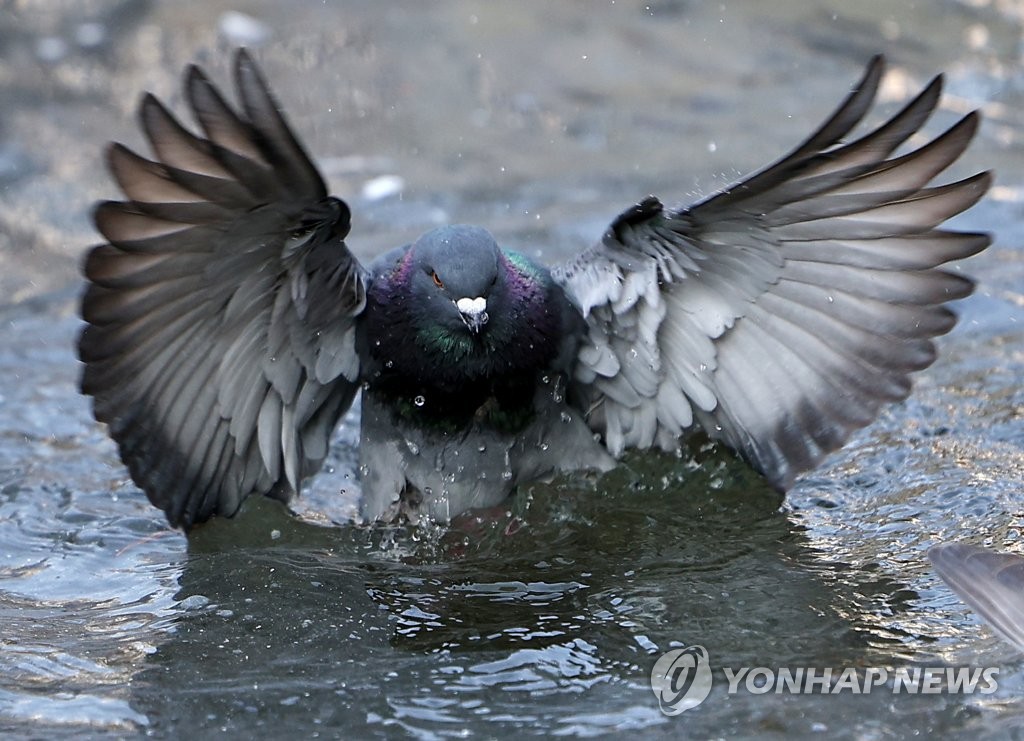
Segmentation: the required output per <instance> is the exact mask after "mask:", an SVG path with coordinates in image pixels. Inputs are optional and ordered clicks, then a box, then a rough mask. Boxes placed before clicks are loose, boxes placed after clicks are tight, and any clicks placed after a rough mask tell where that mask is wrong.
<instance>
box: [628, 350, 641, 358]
mask: <svg viewBox="0 0 1024 741" xmlns="http://www.w3.org/2000/svg"><path fill="white" fill-rule="evenodd" d="M639 354H640V353H638V352H637V351H636V348H635V347H631V348H629V359H630V360H636V357H637V355H639Z"/></svg>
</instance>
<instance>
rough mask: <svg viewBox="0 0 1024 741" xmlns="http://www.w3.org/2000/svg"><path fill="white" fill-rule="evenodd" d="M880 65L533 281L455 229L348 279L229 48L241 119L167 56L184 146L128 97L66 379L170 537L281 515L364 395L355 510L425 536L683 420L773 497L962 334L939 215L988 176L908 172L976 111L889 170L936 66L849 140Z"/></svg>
mask: <svg viewBox="0 0 1024 741" xmlns="http://www.w3.org/2000/svg"><path fill="white" fill-rule="evenodd" d="M883 67H884V60H883V58H882V57H881V56H878V57H875V58H873V59H872V60H871V61H870V63H869V64H868V66H867V69H866V72H865V73H864V75H863V78H862V79H861V80H860V81H859V83H858V84H857V85H856V86H855V87H854V88H853V90H852V92H850V93H849V94H848V96H847V97H846V98H845V100H844V101H843V102H842V104H841V105H840V106H839V107H838V109H837V110H836V111H835V113H833V114H832V116H831V117H830V118H828V119H827V121H825V123H824V124H822V125H821V127H820V128H819V129H818V130H817V131H815V132H814V133H813V134H812V135H811V136H810V137H809V138H807V139H806V141H804V142H803V143H802V144H800V145H799V146H798V147H796V149H794V150H793V151H792V152H790V153H789V154H788V155H786V156H785V157H783V158H782V159H780V160H778V161H777V162H775V163H774V164H772V165H770V166H768V167H767V168H765V169H763V170H761V171H759V172H757V173H756V174H754V175H752V176H749V177H747V178H745V179H743V180H741V181H740V182H738V183H736V184H735V185H733V186H731V187H729V188H726V189H725V190H723V191H721V192H718V193H716V194H714V195H712V196H711V197H709V198H707V199H705V200H703V201H701V202H699V203H697V204H696V205H692V206H688V207H679V208H670V207H666V206H664V205H663V204H662V202H661V201H660V200H658V199H657V198H654V197H647V198H644V199H643V200H641V201H640V202H639V203H636V205H633V206H631V207H629V208H627V209H626V210H624V211H623V212H622V213H620V214H619V215H618V216H617V217H615V218H614V219H613V220H612V221H611V224H610V226H609V227H608V229H607V231H606V232H605V233H604V235H603V236H602V237H601V238H600V240H599V241H597V242H596V243H595V244H593V246H591V247H590V248H588V249H586V250H584V251H582V252H581V253H579V254H578V255H576V256H575V257H574V258H573V259H571V260H570V261H568V262H566V263H565V264H561V265H555V266H551V267H546V266H544V265H541V264H539V263H538V262H536V261H535V260H533V259H531V258H529V257H527V256H525V255H523V254H521V253H518V252H515V251H513V250H510V249H506V248H504V247H502V246H501V245H499V244H498V242H497V241H496V239H495V237H494V236H493V235H492V234H491V233H489V232H488V231H487V230H485V229H483V228H480V227H478V226H470V225H450V226H444V227H441V228H438V229H434V230H432V231H429V232H427V233H426V234H424V235H422V236H421V237H419V238H418V239H416V240H415V241H414V242H412V243H411V244H409V245H405V246H401V247H398V248H396V249H394V250H392V251H390V252H387V253H386V254H383V255H382V256H380V257H379V258H377V259H376V260H374V261H373V262H372V263H371V264H369V265H363V264H361V263H360V262H359V261H358V260H357V259H356V257H354V256H353V254H352V252H351V251H350V250H349V248H348V247H347V245H346V241H345V240H346V237H347V235H348V234H349V230H350V226H351V216H352V215H351V211H350V209H349V207H348V206H347V204H346V203H345V202H344V201H343V200H341V199H339V198H337V197H333V196H331V195H329V193H328V191H327V188H326V186H325V183H324V180H323V178H322V177H321V175H320V173H319V172H318V171H317V168H316V166H315V165H314V164H313V162H312V160H311V159H310V156H309V155H308V154H307V152H306V150H305V149H304V147H303V145H302V144H301V143H300V142H299V140H298V139H297V138H296V136H295V134H294V133H293V132H292V129H291V128H290V127H289V125H288V123H287V121H286V120H285V117H284V114H283V113H282V109H281V107H280V106H279V104H278V103H277V101H276V99H275V98H274V96H273V95H272V93H271V91H270V89H269V87H268V85H267V83H266V82H265V79H264V77H263V74H262V72H261V71H260V70H259V68H258V66H257V64H256V62H255V61H254V59H253V57H252V56H251V55H250V53H248V52H247V51H245V50H240V51H238V52H237V53H236V56H235V58H234V66H233V71H234V84H235V88H236V89H237V96H238V101H237V103H236V104H234V105H233V104H231V103H229V102H227V101H226V100H225V98H224V97H223V96H222V95H221V93H220V92H219V91H218V89H217V88H216V87H215V86H214V85H213V84H212V83H211V81H210V79H209V78H208V77H207V76H206V74H205V73H204V72H203V71H202V70H200V69H199V68H198V67H196V66H194V65H193V66H190V67H189V68H188V69H187V71H186V73H185V75H184V91H185V99H186V101H187V103H188V106H189V107H190V108H191V110H192V113H193V114H194V116H195V119H196V122H197V124H198V131H199V133H193V132H191V131H189V130H188V129H187V128H186V127H184V126H183V125H182V124H180V123H179V122H178V121H177V120H176V119H175V117H174V116H173V115H172V114H171V113H170V112H169V111H168V110H167V108H165V107H164V105H162V104H161V103H160V102H159V101H158V100H157V99H156V98H155V97H153V96H152V95H146V96H144V97H143V99H142V101H141V104H140V109H139V119H140V123H141V127H142V130H143V132H144V133H145V136H146V138H147V139H148V141H149V144H150V145H151V147H152V150H153V155H152V159H147V158H145V157H142V156H140V155H138V154H136V153H135V152H133V151H132V150H130V149H128V148H127V147H125V146H123V145H121V144H116V143H115V144H112V145H110V147H109V149H108V151H107V159H108V163H109V168H110V171H111V173H112V174H113V177H114V179H115V180H116V181H117V183H118V185H119V186H120V189H121V190H122V191H123V193H124V200H121V201H107V202H102V203H100V204H99V205H98V206H97V207H96V209H95V216H94V218H95V224H96V227H97V230H98V231H99V232H100V234H101V235H102V236H103V238H104V239H105V240H106V242H105V243H104V244H101V245H99V246H97V247H94V248H92V249H91V251H89V252H88V254H87V256H86V259H85V261H84V266H83V271H84V274H85V278H86V281H87V286H86V290H85V293H84V296H83V299H82V304H81V313H82V318H83V319H84V322H85V325H84V328H83V331H82V333H81V336H80V338H79V343H78V349H79V357H80V360H81V362H82V364H83V370H82V376H81V390H82V392H83V393H84V394H87V395H89V396H91V397H92V398H93V409H94V414H95V417H96V419H97V420H98V421H100V422H103V423H106V425H107V429H108V432H109V434H110V436H111V437H112V438H113V439H114V440H115V441H116V443H117V445H118V448H119V452H120V455H121V459H122V460H123V461H124V463H125V464H126V466H127V468H128V471H129V472H130V474H131V476H132V478H133V479H134V481H135V482H136V484H137V485H138V486H139V487H140V488H141V489H143V490H144V491H145V493H146V494H147V496H148V497H149V499H150V501H151V502H152V503H153V504H154V505H156V506H157V507H159V508H161V509H162V510H163V511H164V512H165V514H166V516H167V519H168V521H169V522H170V523H171V525H173V526H176V527H181V528H183V529H185V530H186V531H187V530H189V529H190V528H191V527H193V526H194V525H196V524H197V523H201V522H203V521H206V520H208V519H209V518H211V517H213V516H231V515H233V514H235V513H236V512H237V510H238V509H239V507H240V505H241V503H242V501H243V500H244V499H245V498H246V497H247V496H248V495H250V494H261V495H268V496H270V497H273V498H276V499H279V500H281V501H285V502H287V501H288V500H289V498H290V497H291V496H292V495H293V494H295V493H297V492H298V491H299V490H300V486H301V484H302V482H303V480H304V479H305V478H306V477H308V476H310V475H312V474H313V473H315V472H316V471H317V470H318V469H319V468H320V467H321V465H322V463H323V461H324V458H325V456H326V455H327V453H328V447H329V444H330V440H331V435H332V431H333V430H334V428H335V427H336V425H337V424H338V422H339V419H340V418H341V416H342V415H343V414H344V413H345V412H346V410H347V409H348V408H349V407H350V406H351V405H352V404H353V402H354V401H355V399H356V396H357V395H359V396H360V399H361V420H360V425H361V429H360V442H359V456H360V464H359V475H360V486H361V495H362V496H361V502H360V509H359V512H360V514H359V518H360V520H361V521H364V522H367V523H369V522H374V521H379V520H383V521H393V520H395V519H396V518H399V519H401V518H408V519H409V520H411V521H414V522H418V521H419V520H420V519H427V520H432V521H436V522H438V523H442V524H443V523H447V522H450V521H451V520H452V519H453V518H455V517H458V516H459V515H460V514H462V513H464V512H466V511H467V510H477V509H485V508H489V507H498V506H499V505H503V503H505V501H506V500H507V499H508V497H509V496H511V495H512V494H513V493H514V492H515V491H516V490H517V487H519V486H521V485H525V484H528V483H530V482H532V481H542V480H550V479H551V478H552V477H553V476H555V475H557V474H559V473H561V472H573V471H581V470H588V471H596V472H605V471H608V470H609V469H611V468H613V467H614V466H615V465H616V461H617V460H618V459H619V458H620V457H621V456H622V454H623V453H624V451H626V450H627V449H639V450H647V449H652V448H659V449H663V450H667V451H678V450H679V449H680V448H679V446H680V445H681V444H682V443H681V441H685V440H686V439H687V437H688V436H689V435H691V434H693V433H699V432H701V431H703V433H705V434H706V435H707V436H708V437H710V438H711V439H713V440H715V441H719V442H721V443H723V444H724V445H726V446H728V447H730V448H731V449H733V450H735V451H737V452H738V454H739V455H740V456H742V457H743V458H744V459H745V460H746V461H748V462H749V464H750V465H751V466H753V467H754V468H755V469H756V470H757V471H759V472H760V473H761V474H763V476H764V477H765V479H766V480H767V482H769V483H770V484H771V485H772V486H773V487H775V488H776V489H778V490H780V491H784V490H786V489H787V488H789V487H790V486H791V485H792V484H793V482H794V480H795V477H796V476H797V475H798V474H799V473H801V472H804V471H807V470H809V469H811V468H813V467H814V466H816V465H817V464H818V463H819V462H820V461H821V460H822V458H823V457H824V456H825V455H826V454H828V453H829V452H831V451H834V450H836V449H838V448H839V447H841V446H842V445H843V444H844V442H845V441H846V440H847V438H848V437H849V436H850V435H851V433H852V432H853V431H855V430H857V429H858V428H861V427H864V426H865V425H867V424H869V423H870V422H871V421H872V420H873V419H874V418H875V417H876V416H877V415H878V414H879V410H880V409H881V407H882V406H883V405H884V404H885V403H887V402H896V401H899V400H902V399H904V398H905V397H907V395H908V394H909V393H910V389H911V378H910V374H911V373H912V372H914V371H918V370H920V369H923V368H925V367H927V366H928V365H930V364H931V363H932V362H933V361H934V360H935V357H936V350H935V345H934V343H933V338H934V337H936V336H938V335H942V334H943V333H945V332H947V331H949V330H950V329H951V328H952V327H953V325H954V323H955V321H956V319H955V315H954V314H953V313H952V312H951V311H950V310H949V309H948V308H947V307H945V306H944V304H946V302H949V301H951V300H954V299H960V298H963V297H965V296H967V295H968V294H970V293H971V291H972V289H973V283H972V282H971V281H970V280H969V279H967V278H965V277H963V276H961V275H959V274H958V273H954V272H950V271H948V270H943V269H940V266H942V265H943V264H945V263H947V262H949V261H952V260H958V259H960V258H965V257H968V256H970V255H973V254H975V253H977V252H979V251H981V250H983V249H984V248H985V247H986V246H988V244H989V242H990V239H989V236H988V235H986V234H982V233H968V232H963V231H955V230H951V229H948V228H942V226H941V225H942V224H943V222H944V221H946V220H947V219H948V218H950V217H952V216H954V215H956V214H958V213H960V212H962V211H964V210H966V209H968V208H969V207H971V206H972V205H973V204H974V203H975V202H976V201H978V200H979V199H980V198H981V197H982V196H983V195H984V193H985V192H986V190H987V189H988V187H989V184H990V182H991V177H990V174H989V173H979V174H977V175H974V176H972V177H968V178H966V179H963V180H960V181H958V182H953V183H949V184H944V185H937V186H936V185H930V182H931V181H932V179H933V178H935V177H936V176H937V175H938V174H939V173H941V172H942V171H943V170H945V169H946V168H947V167H948V166H949V165H951V164H952V163H953V162H954V161H956V160H957V159H958V158H959V157H960V155H961V154H962V153H963V152H964V150H965V149H966V148H967V146H968V144H969V142H970V141H971V139H972V137H973V136H974V133H975V131H976V129H977V126H978V121H979V119H978V114H977V113H976V112H975V113H970V114H968V115H966V116H965V117H963V118H962V119H961V120H960V121H959V122H958V123H956V124H955V125H954V126H953V127H952V128H950V129H949V130H948V131H946V132H945V133H943V134H941V135H939V136H938V137H936V138H934V139H933V140H931V141H930V142H928V143H925V144H923V145H922V146H919V147H918V148H917V149H913V150H912V151H909V152H907V153H905V154H895V152H896V150H897V149H898V148H899V147H900V145H902V144H903V143H904V142H906V141H907V140H908V139H910V138H911V137H913V136H914V135H915V134H917V132H918V131H919V130H920V129H921V128H922V126H923V125H924V123H925V121H926V120H927V119H928V117H929V116H930V114H931V113H932V112H933V111H934V110H935V108H936V107H937V105H938V102H939V98H940V94H941V87H942V77H941V75H940V76H938V77H936V78H935V79H934V80H933V81H932V82H931V83H930V84H929V85H928V86H927V87H926V88H925V89H924V90H923V92H921V93H920V94H919V95H918V96H917V97H916V98H914V99H913V100H911V101H910V102H909V103H908V104H906V106H905V107H904V108H902V110H900V111H899V112H898V113H896V114H895V115H894V116H893V117H892V118H891V119H889V120H888V121H886V122H885V123H883V124H882V125H880V126H879V127H877V128H875V129H874V130H872V131H870V132H868V133H866V134H864V135H863V136H861V137H860V138H853V139H850V140H849V141H848V140H847V139H848V135H849V134H850V132H851V130H852V129H853V128H854V127H855V126H856V125H857V124H858V123H859V122H860V121H861V120H862V119H863V118H864V117H865V115H866V114H867V113H868V112H869V110H870V109H871V107H872V104H873V102H874V100H875V97H876V94H877V92H878V88H879V82H880V80H881V77H882V74H883Z"/></svg>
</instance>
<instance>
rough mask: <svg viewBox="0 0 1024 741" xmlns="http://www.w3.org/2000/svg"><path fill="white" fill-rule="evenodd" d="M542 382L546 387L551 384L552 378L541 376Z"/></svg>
mask: <svg viewBox="0 0 1024 741" xmlns="http://www.w3.org/2000/svg"><path fill="white" fill-rule="evenodd" d="M540 382H541V383H543V384H544V385H545V386H546V385H547V384H549V383H551V376H541V377H540Z"/></svg>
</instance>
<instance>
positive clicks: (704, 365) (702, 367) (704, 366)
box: [699, 363, 708, 373]
mask: <svg viewBox="0 0 1024 741" xmlns="http://www.w3.org/2000/svg"><path fill="white" fill-rule="evenodd" d="M699 367H700V372H701V373H704V372H706V371H707V369H708V364H707V363H701V364H700V366H699Z"/></svg>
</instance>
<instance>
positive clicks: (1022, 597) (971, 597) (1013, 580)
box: [928, 543, 1024, 651]
mask: <svg viewBox="0 0 1024 741" xmlns="http://www.w3.org/2000/svg"><path fill="white" fill-rule="evenodd" d="M928 558H930V559H931V562H932V564H933V565H934V566H935V570H936V571H937V572H938V573H939V576H941V577H942V578H943V580H944V581H945V582H946V583H947V584H948V585H949V586H950V587H951V588H952V589H953V591H954V592H956V593H957V594H958V595H960V597H962V598H963V600H964V602H966V603H967V604H969V605H970V606H971V607H973V608H974V609H975V610H977V611H978V614H979V615H981V616H982V617H983V618H984V619H985V621H986V622H988V624H989V625H991V626H992V627H993V628H994V629H995V631H996V632H997V633H999V635H1001V636H1002V637H1003V638H1005V639H1006V640H1007V641H1009V642H1010V643H1012V644H1013V645H1014V646H1016V647H1017V648H1018V649H1019V650H1021V651H1024V557H1021V556H1018V555H1016V554H1014V553H999V552H998V551H994V550H992V549H990V548H982V547H980V546H974V545H966V544H963V543H948V544H944V545H937V546H934V547H933V548H932V549H931V550H929V551H928Z"/></svg>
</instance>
